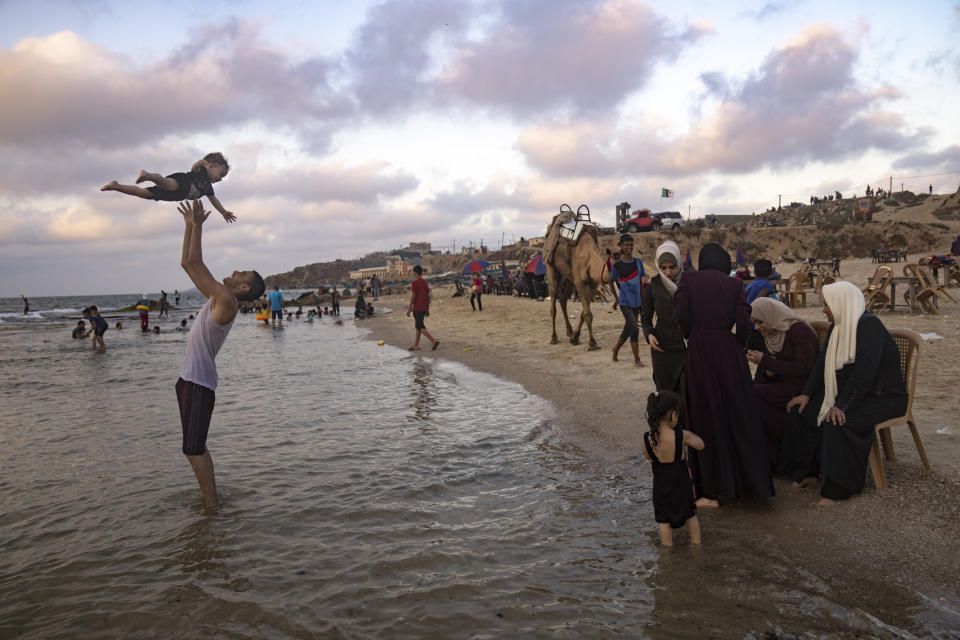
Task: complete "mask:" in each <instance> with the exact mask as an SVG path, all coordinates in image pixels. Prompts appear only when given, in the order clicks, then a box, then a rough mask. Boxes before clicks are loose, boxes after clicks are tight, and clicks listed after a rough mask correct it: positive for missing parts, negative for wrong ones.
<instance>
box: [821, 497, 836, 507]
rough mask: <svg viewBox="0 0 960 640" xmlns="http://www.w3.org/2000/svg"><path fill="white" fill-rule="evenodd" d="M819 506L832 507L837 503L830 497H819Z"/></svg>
mask: <svg viewBox="0 0 960 640" xmlns="http://www.w3.org/2000/svg"><path fill="white" fill-rule="evenodd" d="M817 504H818V505H819V506H821V507H832V506H833V505H835V504H837V501H836V500H831V499H830V498H820V502H818V503H817Z"/></svg>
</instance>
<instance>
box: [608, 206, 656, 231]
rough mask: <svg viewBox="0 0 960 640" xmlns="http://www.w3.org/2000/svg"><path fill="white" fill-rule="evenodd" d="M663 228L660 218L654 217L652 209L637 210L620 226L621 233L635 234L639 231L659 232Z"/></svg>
mask: <svg viewBox="0 0 960 640" xmlns="http://www.w3.org/2000/svg"><path fill="white" fill-rule="evenodd" d="M662 227H663V222H661V221H660V218H656V217H654V215H653V214H652V213H650V209H637V210H636V211H634V212H633V213H632V214H631V217H629V218H627V219H626V220H624V221H623V223H622V224H621V225H620V228H619V229H618V230H617V231H619V232H620V233H635V232H637V231H659V230H660V229H661V228H662Z"/></svg>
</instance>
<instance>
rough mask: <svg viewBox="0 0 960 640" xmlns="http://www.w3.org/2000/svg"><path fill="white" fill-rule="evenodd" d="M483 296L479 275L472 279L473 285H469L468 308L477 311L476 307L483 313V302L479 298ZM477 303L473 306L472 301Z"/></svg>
mask: <svg viewBox="0 0 960 640" xmlns="http://www.w3.org/2000/svg"><path fill="white" fill-rule="evenodd" d="M482 295H483V280H481V279H480V274H477V275H475V276H474V277H473V284H472V285H470V308H471V309H473V310H474V311H476V310H477V307H479V308H480V311H483V302H482V301H481V299H480V298H481V296H482ZM474 300H476V301H477V305H476V306H474V305H473V301H474Z"/></svg>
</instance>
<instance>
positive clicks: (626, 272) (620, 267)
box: [610, 233, 647, 368]
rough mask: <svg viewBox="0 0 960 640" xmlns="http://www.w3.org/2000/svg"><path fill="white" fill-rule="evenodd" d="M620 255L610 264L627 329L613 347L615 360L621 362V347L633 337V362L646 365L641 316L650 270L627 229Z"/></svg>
mask: <svg viewBox="0 0 960 640" xmlns="http://www.w3.org/2000/svg"><path fill="white" fill-rule="evenodd" d="M618 246H619V247H620V259H619V260H617V261H616V262H614V263H613V266H611V267H610V282H611V283H613V282H616V283H617V287H618V288H619V289H620V295H619V297H618V298H617V300H616V301H614V306H616V305H617V304H619V305H620V313H622V314H623V331H621V332H620V339H619V340H617V344H615V345H614V347H613V361H614V362H617V360H618V358H617V355H618V354H619V353H620V347H622V346H623V345H624V343H625V342H626V341H627V340H629V341H630V350H631V351H632V352H633V366H635V367H638V368H639V367H642V366H643V363H642V362H641V361H640V327H639V325H638V324H637V317H638V316H639V315H640V307H641V306H642V304H643V299H642V298H643V296H642V294H643V286H644V284H646V282H647V274H646V272H645V271H644V269H643V260H641V259H640V258H634V257H633V236H631V235H630V234H629V233H625V234H623V235H622V236H620V242H619V243H618Z"/></svg>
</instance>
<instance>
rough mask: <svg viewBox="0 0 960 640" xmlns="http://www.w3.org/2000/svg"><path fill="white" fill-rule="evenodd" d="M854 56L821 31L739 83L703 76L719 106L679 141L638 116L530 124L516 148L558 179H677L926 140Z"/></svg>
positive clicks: (813, 30) (773, 55) (808, 33)
mask: <svg viewBox="0 0 960 640" xmlns="http://www.w3.org/2000/svg"><path fill="white" fill-rule="evenodd" d="M856 60H857V50H856V48H855V47H854V46H853V45H852V44H851V43H849V42H847V41H846V40H845V39H844V38H843V37H842V36H841V35H840V34H839V33H838V32H836V31H835V30H833V29H832V28H830V27H828V26H823V25H817V26H813V27H810V28H808V29H806V30H804V31H803V32H802V33H801V34H800V35H799V36H798V37H797V38H794V39H793V40H791V41H790V42H788V43H786V44H785V45H784V46H782V47H779V48H777V49H775V50H773V51H772V52H770V54H768V55H767V57H766V59H765V60H764V61H763V62H762V63H761V65H760V66H759V68H758V69H757V70H756V71H755V72H753V73H751V74H750V75H749V76H748V77H747V78H746V79H745V80H743V81H741V82H739V83H736V82H734V81H732V80H729V79H726V78H723V77H722V76H720V75H719V74H716V73H712V74H706V75H705V76H703V77H704V78H705V79H706V81H707V86H708V89H709V92H710V93H711V96H712V97H713V98H715V99H716V100H717V107H716V109H715V110H714V111H713V112H712V113H710V114H708V115H706V116H704V117H702V118H701V119H700V120H698V121H696V122H695V123H694V124H693V125H692V126H691V127H690V129H689V130H688V131H686V132H684V133H683V134H681V135H678V136H676V137H674V138H667V137H664V136H660V135H658V134H657V133H656V132H657V130H658V129H659V128H660V127H659V126H658V123H657V122H655V121H654V120H652V119H650V118H649V117H646V118H645V117H643V116H641V117H640V118H638V119H634V120H633V121H632V122H625V123H623V122H621V123H617V124H613V123H611V122H610V121H603V120H596V121H593V122H582V121H581V122H575V123H570V122H565V121H562V120H555V121H553V122H550V123H548V124H546V125H539V126H533V127H530V128H528V129H527V130H526V131H525V132H524V133H523V134H522V135H521V136H520V139H519V143H518V144H519V147H520V149H521V151H523V153H524V154H525V155H526V157H527V158H528V159H529V160H530V162H531V163H532V164H533V165H535V166H536V167H538V168H541V169H543V170H545V171H548V172H550V173H552V174H554V175H572V174H575V173H577V172H579V171H583V170H586V169H588V168H592V173H591V175H604V174H609V173H613V174H626V173H634V174H635V173H636V172H638V171H647V172H655V173H658V174H661V175H667V176H675V175H690V174H695V173H701V172H709V171H718V172H733V173H746V172H750V171H754V170H757V169H760V168H763V167H771V168H783V167H791V166H801V165H803V164H805V163H808V162H815V161H819V162H826V161H831V160H838V159H842V158H846V157H849V156H851V155H854V154H861V153H865V152H867V151H868V150H870V149H880V150H886V151H902V150H903V149H909V148H912V147H915V146H917V145H918V144H920V143H921V142H922V141H924V140H925V139H926V138H927V137H928V136H929V134H930V129H928V128H919V129H913V130H911V129H910V128H909V127H908V126H907V124H906V122H905V120H904V118H903V116H902V115H900V114H898V113H895V112H891V111H887V110H884V109H883V108H882V107H883V105H884V104H885V103H888V102H890V101H891V100H893V99H895V98H896V97H898V94H897V93H896V92H895V91H894V90H892V89H890V88H888V87H881V88H879V89H877V90H875V91H871V92H868V91H865V90H862V89H860V88H858V86H857V83H856V80H855V77H854V69H855V63H856Z"/></svg>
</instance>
